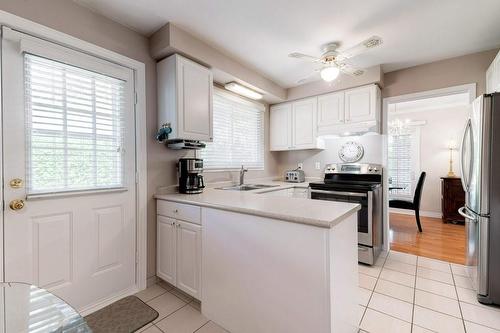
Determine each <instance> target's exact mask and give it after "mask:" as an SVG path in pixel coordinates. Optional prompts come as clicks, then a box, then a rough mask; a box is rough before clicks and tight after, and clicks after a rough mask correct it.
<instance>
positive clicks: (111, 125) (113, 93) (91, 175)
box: [24, 53, 125, 194]
mask: <svg viewBox="0 0 500 333" xmlns="http://www.w3.org/2000/svg"><path fill="white" fill-rule="evenodd" d="M24 84H25V110H26V121H27V124H26V125H27V128H26V129H27V131H26V145H27V147H26V148H27V149H26V155H27V156H26V157H27V158H26V164H27V165H26V175H27V192H28V194H40V193H55V192H66V191H75V190H94V189H109V188H120V187H123V186H124V184H123V179H124V166H123V164H124V163H123V154H124V151H123V148H122V147H123V127H124V124H123V119H124V115H123V113H124V104H125V100H124V95H125V82H124V81H122V80H119V79H115V78H113V77H110V76H106V75H103V74H98V73H95V72H92V71H89V70H85V69H81V68H78V67H75V66H71V65H67V64H64V63H61V62H58V61H54V60H49V59H46V58H43V57H39V56H35V55H32V54H28V53H25V55H24Z"/></svg>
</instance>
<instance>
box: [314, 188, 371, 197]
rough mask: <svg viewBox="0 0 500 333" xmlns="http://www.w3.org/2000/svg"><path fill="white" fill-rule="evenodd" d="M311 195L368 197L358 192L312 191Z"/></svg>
mask: <svg viewBox="0 0 500 333" xmlns="http://www.w3.org/2000/svg"><path fill="white" fill-rule="evenodd" d="M311 193H321V194H336V195H343V196H345V197H348V196H349V197H363V198H366V197H367V196H368V194H367V193H358V192H341V191H325V190H312V189H311Z"/></svg>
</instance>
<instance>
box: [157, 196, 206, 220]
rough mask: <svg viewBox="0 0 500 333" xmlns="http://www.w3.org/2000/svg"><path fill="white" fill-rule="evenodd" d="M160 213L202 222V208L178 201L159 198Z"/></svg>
mask: <svg viewBox="0 0 500 333" xmlns="http://www.w3.org/2000/svg"><path fill="white" fill-rule="evenodd" d="M156 212H157V213H158V215H163V216H168V217H172V218H175V219H178V220H182V221H187V222H192V223H196V224H201V208H200V207H198V206H192V205H186V204H181V203H177V202H171V201H165V200H157V202H156Z"/></svg>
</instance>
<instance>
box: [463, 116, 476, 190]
mask: <svg viewBox="0 0 500 333" xmlns="http://www.w3.org/2000/svg"><path fill="white" fill-rule="evenodd" d="M468 135H469V139H470V140H471V141H470V147H471V150H472V149H473V142H472V120H471V119H470V118H469V120H468V121H467V125H466V126H465V130H464V135H463V137H462V145H461V147H460V155H461V156H460V173H461V176H462V177H460V180H461V181H462V187H463V188H464V191H465V192H468V191H469V180H470V178H471V174H472V159H473V158H474V156H473V155H474V154H473V152H472V151H471V152H470V155H471V156H470V159H471V160H470V161H469V162H470V163H469V170H468V172H466V170H464V169H465V145H466V140H467V136H468Z"/></svg>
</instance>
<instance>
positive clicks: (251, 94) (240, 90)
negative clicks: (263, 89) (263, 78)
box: [224, 82, 264, 99]
mask: <svg viewBox="0 0 500 333" xmlns="http://www.w3.org/2000/svg"><path fill="white" fill-rule="evenodd" d="M224 88H226V89H227V90H229V91H232V92H234V93H237V94H238V95H242V96H245V97H248V98H251V99H262V97H264V96H263V95H262V94H259V93H258V92H256V91H254V90H252V89H250V88H247V87H245V86H243V85H241V84H239V83H237V82H229V83H226V84H225V85H224Z"/></svg>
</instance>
